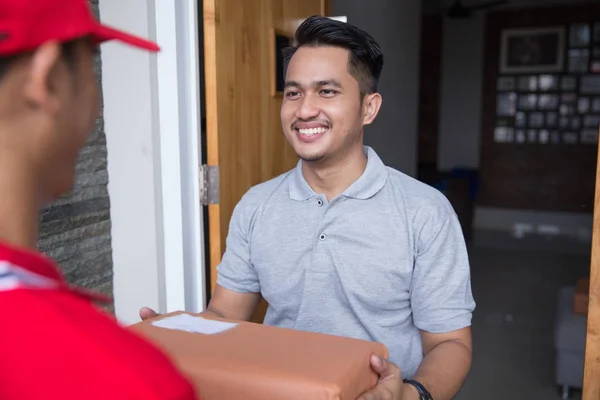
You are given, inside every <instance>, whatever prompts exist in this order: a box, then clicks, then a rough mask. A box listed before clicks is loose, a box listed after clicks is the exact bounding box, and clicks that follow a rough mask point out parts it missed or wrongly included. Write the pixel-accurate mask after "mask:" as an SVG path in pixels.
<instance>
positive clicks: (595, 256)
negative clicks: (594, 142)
mask: <svg viewBox="0 0 600 400" xmlns="http://www.w3.org/2000/svg"><path fill="white" fill-rule="evenodd" d="M598 151H599V152H598V156H599V157H598V161H597V166H596V188H595V190H596V194H595V200H594V226H593V235H592V257H591V263H590V288H589V296H590V297H589V305H588V316H587V318H588V321H587V333H586V339H585V364H584V373H583V396H582V399H583V400H600V147H599V148H598Z"/></svg>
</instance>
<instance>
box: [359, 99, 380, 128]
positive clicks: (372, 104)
mask: <svg viewBox="0 0 600 400" xmlns="http://www.w3.org/2000/svg"><path fill="white" fill-rule="evenodd" d="M382 101H383V100H382V98H381V95H380V94H379V93H371V94H368V95H366V96H365V98H364V100H363V110H364V113H363V125H369V124H370V123H372V122H373V121H374V120H375V117H377V114H378V113H379V109H380V108H381V103H382Z"/></svg>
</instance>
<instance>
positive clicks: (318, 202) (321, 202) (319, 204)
mask: <svg viewBox="0 0 600 400" xmlns="http://www.w3.org/2000/svg"><path fill="white" fill-rule="evenodd" d="M317 205H318V206H319V207H321V206H322V205H323V200H321V199H319V200H317Z"/></svg>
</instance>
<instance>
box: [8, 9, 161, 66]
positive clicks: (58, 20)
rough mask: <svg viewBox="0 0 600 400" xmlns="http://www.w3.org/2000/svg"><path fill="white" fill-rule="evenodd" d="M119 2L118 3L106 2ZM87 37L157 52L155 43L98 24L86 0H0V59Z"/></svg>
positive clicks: (99, 41) (96, 40) (97, 40)
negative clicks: (53, 43) (114, 41)
mask: <svg viewBox="0 0 600 400" xmlns="http://www.w3.org/2000/svg"><path fill="white" fill-rule="evenodd" d="M107 1H118V0H107ZM84 36H89V37H91V38H92V40H94V41H95V42H96V43H101V42H105V41H108V40H119V41H121V42H124V43H126V44H129V45H132V46H135V47H139V48H141V49H145V50H150V51H158V50H159V47H158V45H157V44H156V43H153V42H151V41H148V40H146V39H142V38H139V37H136V36H133V35H130V34H128V33H125V32H121V31H119V30H117V29H114V28H110V27H108V26H105V25H102V24H100V23H99V22H98V21H97V20H96V18H95V17H94V15H93V14H92V10H91V9H90V6H89V5H88V0H0V56H9V55H13V54H18V53H23V52H27V51H31V50H34V49H36V48H37V47H38V46H40V45H42V44H43V43H45V42H48V41H51V40H56V41H59V42H66V41H70V40H74V39H78V38H80V37H84Z"/></svg>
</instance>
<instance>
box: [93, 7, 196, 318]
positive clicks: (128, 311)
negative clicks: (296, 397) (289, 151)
mask: <svg viewBox="0 0 600 400" xmlns="http://www.w3.org/2000/svg"><path fill="white" fill-rule="evenodd" d="M99 9H100V17H101V19H102V21H103V22H105V23H107V24H109V25H112V26H115V27H117V28H121V29H124V30H127V31H129V32H132V33H134V34H137V35H140V36H143V37H148V38H149V39H151V40H154V41H156V42H157V43H158V44H159V46H160V47H161V51H160V52H159V53H158V54H150V53H148V52H145V51H140V50H137V49H133V48H131V47H128V46H125V45H123V44H121V43H119V42H116V41H115V42H109V43H106V44H103V45H102V46H101V59H102V94H103V103H104V108H103V117H104V126H105V132H106V137H107V159H108V160H107V161H108V174H109V183H108V192H109V196H110V202H111V210H110V212H111V239H112V261H113V282H114V289H113V292H114V300H115V304H114V305H115V314H116V317H117V319H118V320H119V321H120V322H122V323H123V324H126V325H127V324H131V323H135V322H138V321H139V315H138V312H139V309H140V308H141V307H143V306H148V307H152V308H154V309H156V310H157V311H159V312H161V313H164V312H169V311H176V310H187V311H192V312H198V311H202V310H204V308H205V300H206V290H205V273H204V271H205V265H204V246H203V243H204V238H203V235H204V233H203V224H204V221H203V214H202V207H201V205H200V195H199V170H198V166H199V165H200V161H199V160H201V155H202V154H201V146H200V113H201V108H200V95H199V94H200V90H201V87H200V79H199V62H200V59H199V54H198V52H199V46H198V26H199V24H200V22H199V21H198V17H197V15H198V10H197V4H196V2H195V1H191V0H187V1H163V0H147V1H119V2H117V1H100V3H99Z"/></svg>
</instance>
